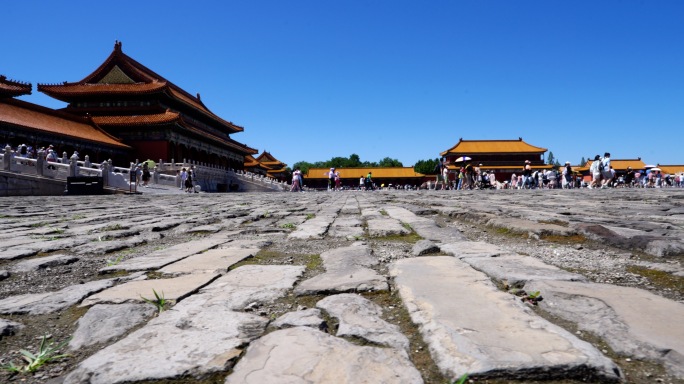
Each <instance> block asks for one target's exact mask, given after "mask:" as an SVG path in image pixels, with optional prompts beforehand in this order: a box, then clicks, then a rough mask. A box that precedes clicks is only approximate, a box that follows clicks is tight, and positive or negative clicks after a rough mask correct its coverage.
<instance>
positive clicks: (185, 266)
mask: <svg viewBox="0 0 684 384" xmlns="http://www.w3.org/2000/svg"><path fill="white" fill-rule="evenodd" d="M258 252H259V248H218V249H210V250H208V251H206V252H202V253H198V254H196V255H192V256H190V257H187V258H185V259H183V260H180V261H177V262H175V263H173V264H169V265H167V266H166V267H164V268H162V269H160V270H159V272H161V273H163V274H169V275H180V274H186V273H225V272H227V271H228V268H230V267H231V266H232V265H234V264H236V263H239V262H240V261H242V260H244V259H247V258H249V257H253V256H254V255H256V254H257V253H258Z"/></svg>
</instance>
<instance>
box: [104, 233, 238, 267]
mask: <svg viewBox="0 0 684 384" xmlns="http://www.w3.org/2000/svg"><path fill="white" fill-rule="evenodd" d="M228 241H229V239H228V238H226V237H224V236H219V235H215V236H212V237H207V238H203V239H198V240H192V241H188V242H185V243H183V244H178V245H174V246H172V247H169V248H166V249H162V250H159V251H156V252H152V253H150V254H148V255H145V256H139V257H134V258H131V259H128V260H124V261H122V262H121V263H119V264H117V265H112V266H109V267H105V268H102V269H100V273H109V272H116V271H129V272H132V271H149V270H155V269H159V268H162V267H165V266H167V265H169V264H171V263H174V262H176V261H178V260H182V259H184V258H186V257H188V256H192V255H194V254H197V253H200V252H203V251H206V250H208V249H211V248H214V247H216V246H217V245H220V244H223V243H226V242H228Z"/></svg>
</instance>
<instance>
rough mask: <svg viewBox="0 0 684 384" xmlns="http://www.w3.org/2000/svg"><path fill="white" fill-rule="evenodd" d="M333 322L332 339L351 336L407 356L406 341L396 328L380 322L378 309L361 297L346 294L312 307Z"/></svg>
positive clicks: (407, 345)
mask: <svg viewBox="0 0 684 384" xmlns="http://www.w3.org/2000/svg"><path fill="white" fill-rule="evenodd" d="M316 307H317V308H320V309H323V310H325V311H326V312H328V314H329V315H330V316H332V317H335V318H337V320H338V321H339V327H338V328H337V332H336V336H337V337H344V336H352V337H359V338H361V339H364V340H368V341H370V342H373V343H375V344H379V345H384V346H388V347H392V348H396V349H399V350H403V351H406V352H408V350H409V340H408V338H407V337H406V336H404V334H403V333H401V330H400V329H399V327H398V326H396V325H394V324H390V323H388V322H386V321H385V320H383V319H382V318H381V316H382V308H380V306H379V305H377V304H375V303H373V302H372V301H370V300H368V299H366V298H364V297H363V296H360V295H356V294H351V293H346V294H339V295H333V296H328V297H326V298H325V299H323V300H320V301H319V302H318V303H316Z"/></svg>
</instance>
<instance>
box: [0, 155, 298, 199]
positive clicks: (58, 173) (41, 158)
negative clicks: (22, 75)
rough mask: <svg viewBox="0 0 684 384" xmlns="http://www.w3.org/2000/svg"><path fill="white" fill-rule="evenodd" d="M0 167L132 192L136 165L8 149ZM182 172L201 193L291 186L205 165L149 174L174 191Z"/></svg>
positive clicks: (159, 168)
mask: <svg viewBox="0 0 684 384" xmlns="http://www.w3.org/2000/svg"><path fill="white" fill-rule="evenodd" d="M0 164H2V169H3V170H5V171H10V172H17V173H22V174H29V175H38V176H43V177H49V178H53V179H61V180H66V178H67V177H70V176H97V177H102V178H103V184H104V185H105V186H108V187H113V188H119V189H129V188H130V186H131V185H132V183H131V181H130V180H131V178H130V174H131V173H132V172H135V166H136V164H139V163H138V162H137V160H136V162H135V163H130V167H129V168H123V167H117V166H114V165H112V163H111V160H109V161H106V162H103V163H102V164H93V163H91V162H90V161H89V157H88V156H87V155H86V156H85V160H83V161H81V160H79V159H78V157H77V156H76V155H74V156H72V157H71V158H67V156H66V153H65V154H64V155H63V157H62V158H61V159H59V162H48V161H47V160H45V154H44V153H42V152H39V153H38V157H37V158H36V159H32V158H28V157H22V156H18V155H17V154H16V153H15V152H13V151H12V150H11V148H10V147H9V146H8V147H6V148H5V150H4V152H0ZM183 168H185V169H190V168H193V169H194V171H195V182H196V183H197V185H199V189H201V190H205V191H212V190H216V189H217V186H218V185H219V184H226V185H230V184H233V181H234V180H237V179H238V178H239V179H242V180H246V181H251V182H257V183H259V184H261V185H263V186H266V187H267V188H270V189H273V190H276V191H282V190H288V189H289V186H288V184H287V183H286V182H280V181H278V180H276V179H273V178H270V177H267V176H263V175H259V174H255V173H251V172H245V171H242V170H234V169H228V168H226V167H220V166H215V165H209V164H206V163H200V162H194V161H186V160H185V159H184V160H183V162H181V163H176V162H174V161H173V160H172V161H171V162H163V161H161V160H160V161H159V162H158V163H156V165H155V166H154V168H153V169H152V170H150V174H151V183H153V184H160V185H167V186H173V187H180V183H181V180H180V177H179V176H177V175H176V174H174V173H175V172H176V171H180V170H182V169H183Z"/></svg>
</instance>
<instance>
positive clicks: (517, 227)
mask: <svg viewBox="0 0 684 384" xmlns="http://www.w3.org/2000/svg"><path fill="white" fill-rule="evenodd" d="M487 225H489V226H492V227H495V228H503V229H507V230H509V231H511V232H512V233H528V234H530V233H532V234H535V235H537V236H544V235H556V236H572V235H575V234H577V231H575V230H574V229H572V228H569V227H564V226H562V225H557V224H547V223H540V222H537V221H531V220H524V219H515V218H508V217H493V218H491V219H489V220H488V221H487Z"/></svg>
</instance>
